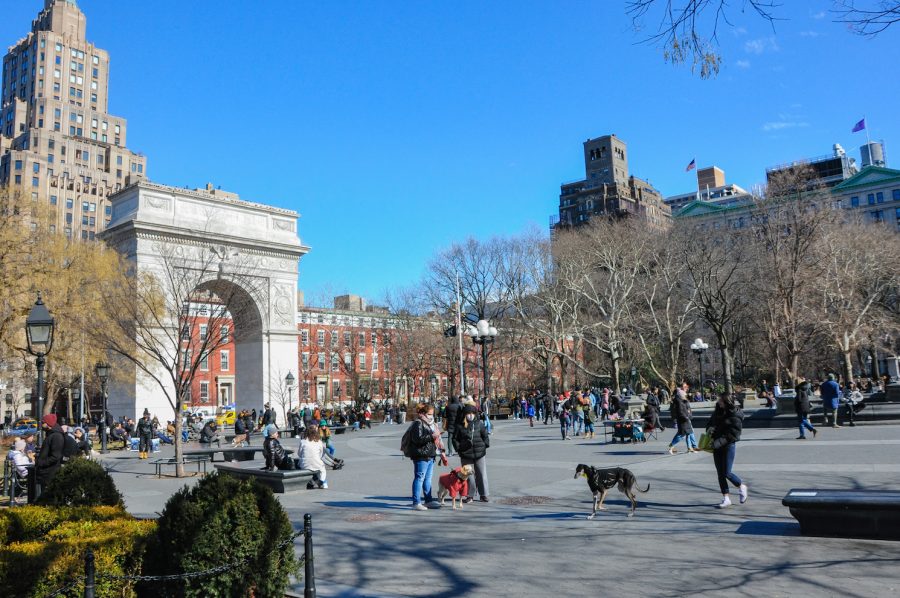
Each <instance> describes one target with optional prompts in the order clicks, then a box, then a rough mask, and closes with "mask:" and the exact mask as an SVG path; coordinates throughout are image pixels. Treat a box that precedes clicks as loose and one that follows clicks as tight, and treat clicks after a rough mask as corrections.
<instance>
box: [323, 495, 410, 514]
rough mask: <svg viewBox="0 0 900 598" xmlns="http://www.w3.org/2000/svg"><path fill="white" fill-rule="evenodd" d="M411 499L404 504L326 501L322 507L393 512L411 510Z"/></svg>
mask: <svg viewBox="0 0 900 598" xmlns="http://www.w3.org/2000/svg"><path fill="white" fill-rule="evenodd" d="M410 502H411V501H410V499H408V498H407V499H405V500H404V501H403V504H397V503H388V502H377V501H352V500H347V501H341V500H339V501H325V502H323V503H322V505H324V506H326V507H335V508H338V509H392V510H397V509H400V510H403V511H408V510H409V503H410Z"/></svg>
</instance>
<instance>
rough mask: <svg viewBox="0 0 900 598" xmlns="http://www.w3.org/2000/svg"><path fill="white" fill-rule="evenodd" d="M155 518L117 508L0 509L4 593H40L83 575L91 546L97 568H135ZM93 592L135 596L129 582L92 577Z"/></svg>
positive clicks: (37, 597)
mask: <svg viewBox="0 0 900 598" xmlns="http://www.w3.org/2000/svg"><path fill="white" fill-rule="evenodd" d="M155 532H156V522H154V521H141V520H137V519H135V518H133V517H132V516H131V515H129V514H128V513H126V512H125V510H124V509H122V508H121V507H93V508H87V507H74V508H72V507H69V508H66V507H64V508H50V507H39V506H27V507H20V508H14V509H7V510H6V511H3V512H2V513H0V534H2V536H3V538H2V540H3V542H2V544H3V545H2V546H0V588H2V589H3V593H4V595H8V596H17V597H18V596H21V597H23V598H25V597H28V598H41V597H44V596H49V595H50V594H52V593H53V592H54V591H56V590H58V589H59V588H62V587H64V586H66V585H69V584H70V583H72V581H73V580H75V579H78V578H80V577H82V576H83V575H84V554H85V551H86V550H87V548H89V547H90V548H92V549H93V550H94V558H95V561H96V567H97V571H98V572H102V573H106V574H109V575H134V574H137V573H140V570H141V565H142V561H143V558H144V554H145V550H146V546H147V542H148V540H149V539H150V538H151V537H152V536H153V535H154V534H155ZM96 595H97V597H98V598H105V597H110V598H112V597H114V596H118V597H131V596H136V595H137V594H136V593H135V590H134V584H130V583H125V582H122V581H111V580H104V579H102V578H100V579H98V582H97V589H96Z"/></svg>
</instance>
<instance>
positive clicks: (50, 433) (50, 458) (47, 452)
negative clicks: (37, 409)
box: [35, 413, 66, 496]
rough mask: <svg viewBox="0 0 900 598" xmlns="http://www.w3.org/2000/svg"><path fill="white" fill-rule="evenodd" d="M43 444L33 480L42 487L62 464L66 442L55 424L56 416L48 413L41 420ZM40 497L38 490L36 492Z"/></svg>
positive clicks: (36, 461) (60, 429)
mask: <svg viewBox="0 0 900 598" xmlns="http://www.w3.org/2000/svg"><path fill="white" fill-rule="evenodd" d="M41 428H42V429H43V430H44V443H43V444H42V445H41V450H40V452H39V453H38V456H37V459H36V460H35V479H36V481H37V483H38V484H39V485H40V486H41V487H43V486H46V485H47V484H48V483H50V480H52V479H53V476H55V475H56V472H57V471H59V468H60V467H62V463H63V449H64V447H65V443H66V440H65V438H64V436H65V434H63V431H62V428H60V427H59V424H57V423H56V415H55V414H53V413H48V414H47V415H45V416H44V417H43V418H42V419H41ZM37 494H38V496H40V490H38V492H37Z"/></svg>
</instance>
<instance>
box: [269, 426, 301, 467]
mask: <svg viewBox="0 0 900 598" xmlns="http://www.w3.org/2000/svg"><path fill="white" fill-rule="evenodd" d="M264 430H265V434H266V439H265V440H264V441H263V456H264V457H265V459H266V471H273V470H275V469H281V470H284V471H289V470H291V469H296V468H297V467H296V463H294V460H293V459H291V458H290V457H288V456H287V454H286V453H285V452H284V447H282V446H281V442H279V440H278V427H277V426H276V425H275V424H266V427H265V428H264Z"/></svg>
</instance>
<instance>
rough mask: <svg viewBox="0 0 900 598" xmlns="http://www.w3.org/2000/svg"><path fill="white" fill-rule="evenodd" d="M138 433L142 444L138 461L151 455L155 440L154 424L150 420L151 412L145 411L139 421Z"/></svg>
mask: <svg viewBox="0 0 900 598" xmlns="http://www.w3.org/2000/svg"><path fill="white" fill-rule="evenodd" d="M137 433H138V438H139V439H140V442H139V444H138V459H146V458H147V457H148V456H149V453H150V446H151V444H150V443H151V441H152V440H153V422H152V421H151V420H150V412H149V411H148V410H146V409H144V416H143V417H142V418H141V419H140V420H138V423H137Z"/></svg>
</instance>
